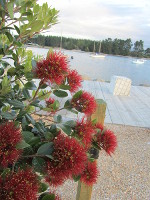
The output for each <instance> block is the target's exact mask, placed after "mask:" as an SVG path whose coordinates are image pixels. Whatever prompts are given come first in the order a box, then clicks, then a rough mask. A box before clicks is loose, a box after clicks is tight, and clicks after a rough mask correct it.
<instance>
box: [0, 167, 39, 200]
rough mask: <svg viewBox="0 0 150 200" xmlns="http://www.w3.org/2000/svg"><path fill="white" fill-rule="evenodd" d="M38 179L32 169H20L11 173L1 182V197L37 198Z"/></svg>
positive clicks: (17, 199)
mask: <svg viewBox="0 0 150 200" xmlns="http://www.w3.org/2000/svg"><path fill="white" fill-rule="evenodd" d="M38 188H39V186H38V180H37V177H36V174H34V173H33V172H32V171H31V169H26V170H25V171H24V170H19V171H18V172H17V173H13V174H9V175H7V176H6V177H5V179H4V180H2V178H1V182H0V199H2V200H20V199H24V200H35V199H36V198H37V193H38Z"/></svg>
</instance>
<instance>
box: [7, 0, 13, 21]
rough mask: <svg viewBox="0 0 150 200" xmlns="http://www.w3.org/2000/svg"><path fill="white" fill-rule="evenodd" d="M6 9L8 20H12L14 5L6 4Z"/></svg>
mask: <svg viewBox="0 0 150 200" xmlns="http://www.w3.org/2000/svg"><path fill="white" fill-rule="evenodd" d="M7 9H8V13H9V16H10V18H11V19H13V17H14V12H13V10H14V3H13V1H12V2H8V4H7Z"/></svg>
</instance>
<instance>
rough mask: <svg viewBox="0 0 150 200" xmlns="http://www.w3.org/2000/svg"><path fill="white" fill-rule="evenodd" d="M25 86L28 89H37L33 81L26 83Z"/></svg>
mask: <svg viewBox="0 0 150 200" xmlns="http://www.w3.org/2000/svg"><path fill="white" fill-rule="evenodd" d="M24 87H25V88H26V89H28V90H36V89H37V87H36V85H35V84H34V82H33V81H31V82H28V83H26V84H25V86H24Z"/></svg>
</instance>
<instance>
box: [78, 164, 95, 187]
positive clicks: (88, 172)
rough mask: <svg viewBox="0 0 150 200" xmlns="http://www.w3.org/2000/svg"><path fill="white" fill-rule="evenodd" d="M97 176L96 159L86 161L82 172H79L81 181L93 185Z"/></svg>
mask: <svg viewBox="0 0 150 200" xmlns="http://www.w3.org/2000/svg"><path fill="white" fill-rule="evenodd" d="M97 176H98V169H97V163H96V161H94V162H88V163H87V166H86V168H85V170H84V172H83V173H82V174H81V181H82V182H84V183H85V184H87V185H93V184H94V183H96V180H97Z"/></svg>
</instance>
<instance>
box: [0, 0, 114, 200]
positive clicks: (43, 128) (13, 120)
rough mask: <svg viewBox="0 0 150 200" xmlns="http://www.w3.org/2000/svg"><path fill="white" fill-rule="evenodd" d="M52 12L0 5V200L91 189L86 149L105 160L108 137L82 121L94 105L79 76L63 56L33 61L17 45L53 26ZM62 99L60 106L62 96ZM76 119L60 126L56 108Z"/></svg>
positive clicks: (29, 1) (93, 169) (94, 172)
mask: <svg viewBox="0 0 150 200" xmlns="http://www.w3.org/2000/svg"><path fill="white" fill-rule="evenodd" d="M57 15H58V11H57V10H55V8H51V7H48V4H47V3H44V4H43V5H42V6H40V5H38V4H37V1H36V0H21V1H18V0H11V1H9V0H7V1H6V0H1V1H0V199H3V200H9V199H10V200H21V199H24V200H37V199H39V200H48V199H49V200H52V199H56V200H60V197H59V196H58V195H57V194H55V193H54V192H53V191H54V189H53V188H54V187H55V188H56V187H58V186H60V185H62V184H63V183H64V182H65V181H66V180H67V179H72V180H74V181H78V180H81V181H82V182H84V183H86V184H88V185H91V184H94V183H96V179H97V176H98V169H97V165H96V161H95V158H96V157H95V156H94V155H93V152H94V151H93V150H94V149H98V150H105V151H106V153H107V154H109V155H111V153H113V152H114V150H115V148H116V146H117V141H116V137H115V135H114V133H113V132H112V131H110V130H107V129H106V128H104V127H103V126H101V125H100V124H97V123H96V121H95V120H93V121H89V116H90V115H92V113H93V112H94V111H95V109H96V100H95V98H94V97H93V96H92V95H91V94H90V93H88V92H86V91H82V90H79V87H80V86H81V81H82V78H81V76H80V75H79V74H78V73H77V71H75V70H71V69H70V68H69V62H68V59H67V57H66V56H65V55H64V54H63V53H61V52H57V51H52V50H50V51H49V52H48V53H47V56H46V57H45V58H41V56H34V55H33V54H32V51H31V50H27V49H26V48H25V46H24V43H26V42H28V40H29V39H30V38H32V37H35V36H36V34H39V33H40V32H42V31H45V30H47V29H49V28H50V27H51V26H53V25H54V24H56V23H57ZM68 94H69V96H71V98H68V99H67V100H66V102H65V103H64V104H62V103H60V101H61V100H62V98H66V97H67V96H68ZM65 109H66V110H67V111H68V112H73V113H75V114H78V113H83V114H84V115H85V116H84V117H83V118H81V119H79V118H77V117H76V119H75V120H69V121H66V120H65V119H64V120H63V118H62V116H61V115H60V114H59V112H60V110H61V111H62V110H65Z"/></svg>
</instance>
